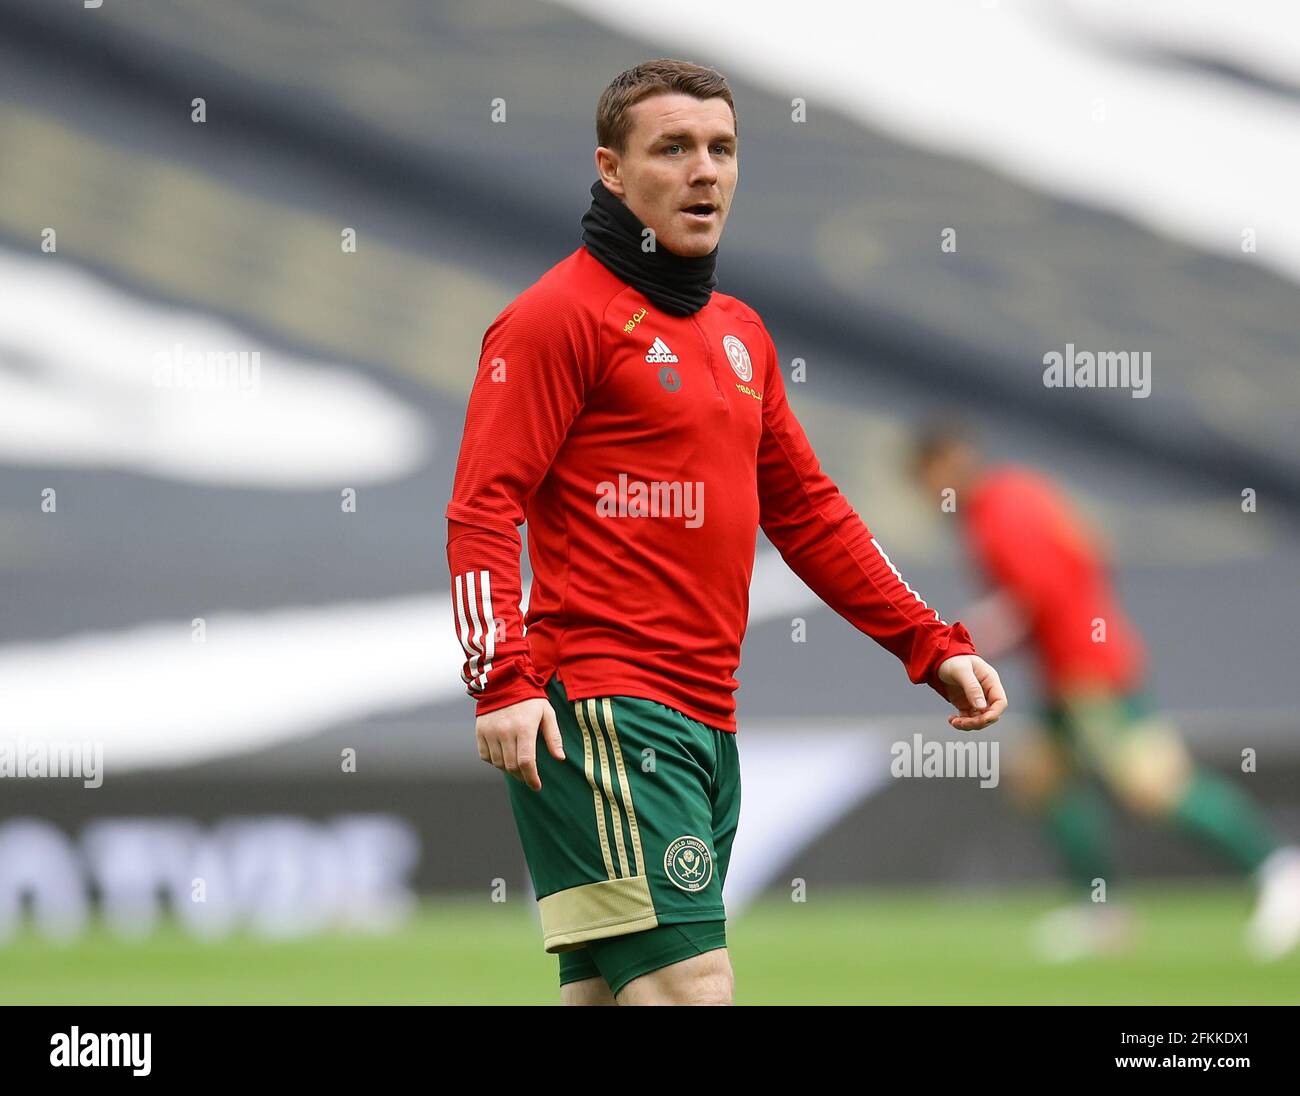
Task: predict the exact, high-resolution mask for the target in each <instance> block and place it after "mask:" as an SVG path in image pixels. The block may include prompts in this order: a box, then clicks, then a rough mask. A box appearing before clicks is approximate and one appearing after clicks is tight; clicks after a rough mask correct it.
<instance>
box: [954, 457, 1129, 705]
mask: <svg viewBox="0 0 1300 1096" xmlns="http://www.w3.org/2000/svg"><path fill="white" fill-rule="evenodd" d="M958 513H959V514H961V515H963V516H964V519H965V520H964V522H963V526H964V528H965V530H966V534H967V536H968V538H969V540H970V544H971V547H972V549H973V550H974V553H975V556H976V558H977V559H978V560H979V562H980V564H981V566H982V567H983V569H984V571H985V573H986V574H987V575H988V577H989V579H990V580H991V581H992V582H993V583H995V584H996V585H997V586H999V587H1001V588H1002V589H1003V590H1005V591H1006V593H1007V594H1008V595H1009V596H1010V597H1011V598H1012V600H1013V601H1014V602H1015V603H1016V605H1017V606H1018V607H1019V609H1020V611H1021V612H1022V613H1023V614H1024V616H1025V619H1026V622H1027V623H1028V626H1029V632H1030V637H1031V642H1032V643H1033V646H1034V649H1035V653H1036V654H1037V657H1038V660H1039V664H1040V667H1041V669H1042V673H1043V677H1044V679H1045V682H1044V683H1045V686H1046V690H1047V693H1048V695H1049V696H1050V697H1058V696H1060V694H1062V693H1063V692H1066V691H1068V690H1070V689H1077V688H1089V687H1096V686H1101V687H1104V688H1108V689H1117V690H1121V691H1127V690H1129V689H1131V688H1133V687H1135V686H1136V685H1137V683H1138V682H1139V681H1140V680H1141V678H1142V676H1143V673H1144V672H1145V665H1144V663H1145V657H1146V656H1145V652H1144V651H1143V647H1142V641H1141V639H1140V638H1139V637H1138V634H1137V632H1136V630H1135V629H1134V628H1133V626H1132V625H1131V624H1130V623H1129V620H1128V618H1127V617H1126V616H1125V615H1124V612H1123V610H1122V609H1121V608H1120V605H1119V602H1118V600H1117V599H1116V597H1115V594H1114V591H1113V589H1112V587H1111V581H1110V577H1109V575H1108V573H1107V572H1108V566H1107V562H1106V560H1105V559H1104V557H1103V554H1102V549H1101V546H1100V545H1098V544H1096V543H1095V542H1094V541H1093V539H1092V537H1091V536H1090V535H1089V533H1088V531H1087V528H1086V527H1085V525H1084V524H1083V522H1082V521H1081V520H1080V519H1079V517H1078V516H1077V515H1076V514H1075V512H1074V509H1073V508H1072V507H1071V505H1070V504H1069V502H1068V501H1067V500H1066V499H1065V497H1064V496H1063V495H1062V494H1061V492H1060V491H1058V490H1057V489H1056V488H1055V487H1054V486H1053V485H1052V484H1051V483H1050V482H1049V481H1048V480H1047V479H1046V478H1045V477H1043V476H1041V475H1038V474H1037V473H1035V472H1031V471H1029V470H1028V469H1023V468H1016V467H1013V466H1010V465H1008V466H1004V467H999V468H993V469H989V470H988V471H986V472H984V473H983V474H982V475H981V476H980V478H979V479H978V480H977V482H976V483H975V486H974V487H973V488H971V489H970V490H968V491H967V492H966V494H965V501H964V503H959V504H958Z"/></svg>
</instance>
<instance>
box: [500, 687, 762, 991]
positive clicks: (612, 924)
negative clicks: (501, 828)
mask: <svg viewBox="0 0 1300 1096" xmlns="http://www.w3.org/2000/svg"><path fill="white" fill-rule="evenodd" d="M546 692H547V696H548V697H549V698H550V701H551V706H552V707H553V708H554V709H555V715H556V721H557V722H558V723H559V727H560V734H561V737H562V738H563V740H564V754H565V760H564V761H557V760H555V758H554V757H552V756H551V754H550V751H548V750H547V749H546V747H545V744H544V743H542V742H541V741H540V740H539V742H538V749H537V773H538V776H539V777H540V778H541V781H542V789H541V791H537V792H535V791H533V790H532V789H531V788H529V787H528V786H527V785H526V784H523V783H521V782H520V781H518V780H516V779H515V778H514V777H512V776H509V775H507V776H506V778H505V779H506V785H507V788H508V790H509V795H510V807H511V810H512V812H513V814H514V818H515V826H516V828H517V829H518V831H519V840H520V843H521V844H522V845H523V850H524V858H525V859H526V860H527V862H528V871H529V875H530V876H531V878H532V882H533V888H534V891H535V893H536V894H537V904H538V909H539V911H540V913H541V919H542V937H543V944H544V946H545V948H546V950H547V951H548V952H552V953H556V954H558V955H559V963H560V983H561V984H564V983H566V982H576V981H581V980H582V979H586V978H594V977H596V976H597V975H602V976H603V977H604V978H605V980H606V982H608V983H609V987H610V989H611V991H613V992H614V993H618V992H619V990H621V989H622V988H623V986H625V985H626V984H627V983H628V982H630V981H631V980H632V979H633V978H636V977H639V976H640V975H642V974H646V973H648V972H649V971H652V970H657V969H659V968H660V967H664V966H667V965H668V964H670V963H675V962H678V961H679V960H681V959H686V958H689V957H690V956H692V955H698V954H701V953H703V952H705V951H710V950H712V949H714V948H720V947H725V946H726V935H725V931H724V922H725V918H726V911H725V909H724V908H723V902H722V884H723V881H724V880H725V879H726V875H727V865H728V863H729V861H730V859H731V846H732V842H733V840H734V838H735V836H736V824H737V822H738V820H739V817H740V761H739V757H738V754H737V751H736V736H735V735H734V734H733V733H731V732H729V731H721V730H717V729H715V728H713V727H707V726H705V725H704V724H703V723H700V722H698V721H697V720H694V719H691V718H690V717H689V716H686V715H684V714H683V713H681V712H679V711H677V710H675V709H673V708H669V707H667V706H666V705H664V704H660V703H659V702H657V701H654V700H643V699H640V698H637V697H627V696H607V697H598V698H593V699H584V700H578V701H570V700H569V698H568V695H567V694H566V692H565V689H564V685H563V683H562V682H561V681H560V680H559V678H558V677H553V678H552V679H551V681H550V682H549V683H548V684H547V686H546Z"/></svg>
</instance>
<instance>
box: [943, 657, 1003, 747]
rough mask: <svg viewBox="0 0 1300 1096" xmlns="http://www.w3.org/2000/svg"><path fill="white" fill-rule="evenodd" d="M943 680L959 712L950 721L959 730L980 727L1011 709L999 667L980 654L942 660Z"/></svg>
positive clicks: (994, 720) (950, 717) (978, 728)
mask: <svg viewBox="0 0 1300 1096" xmlns="http://www.w3.org/2000/svg"><path fill="white" fill-rule="evenodd" d="M939 680H940V681H942V682H943V684H944V686H945V688H946V690H947V693H948V699H949V701H951V703H952V706H953V707H954V708H956V709H957V711H958V712H959V713H960V714H959V715H950V716H949V717H948V724H949V726H951V727H952V728H953V729H954V730H958V731H978V730H980V729H981V728H983V727H987V726H989V725H990V724H992V723H996V722H997V721H998V717H999V716H1000V715H1001V714H1002V713H1003V712H1005V711H1006V710H1007V694H1006V690H1004V689H1003V688H1002V681H1001V680H1000V679H999V678H998V672H997V670H995V669H993V667H992V666H990V665H989V664H988V663H987V662H985V661H984V660H983V659H982V658H980V656H979V655H954V656H953V657H952V658H949V659H946V660H944V661H943V662H941V663H940V664H939Z"/></svg>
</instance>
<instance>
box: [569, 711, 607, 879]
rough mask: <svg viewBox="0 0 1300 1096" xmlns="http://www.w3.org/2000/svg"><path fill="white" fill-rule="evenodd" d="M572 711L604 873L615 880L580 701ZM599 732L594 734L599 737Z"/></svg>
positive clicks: (602, 748)
mask: <svg viewBox="0 0 1300 1096" xmlns="http://www.w3.org/2000/svg"><path fill="white" fill-rule="evenodd" d="M573 710H574V712H576V713H577V716H578V726H579V727H580V728H581V729H582V767H583V771H584V772H585V773H586V774H587V783H588V784H590V785H591V794H592V796H593V799H594V801H595V805H596V830H597V832H598V833H599V834H600V852H601V855H602V856H604V858H605V871H606V872H608V873H609V877H610V878H611V879H614V878H617V877H616V876H615V874H614V860H613V858H612V857H611V856H610V854H609V834H608V833H607V832H606V830H605V804H604V801H603V799H602V797H601V794H600V787H599V786H598V785H597V784H596V774H595V771H594V767H593V751H592V748H591V737H590V733H589V732H588V730H587V720H586V719H585V718H584V716H583V714H582V701H581V700H575V701H574V702H573ZM599 733H600V732H599V731H597V732H596V734H597V735H599ZM600 752H601V755H602V757H603V755H604V753H605V748H604V746H603V745H602V746H601V750H600Z"/></svg>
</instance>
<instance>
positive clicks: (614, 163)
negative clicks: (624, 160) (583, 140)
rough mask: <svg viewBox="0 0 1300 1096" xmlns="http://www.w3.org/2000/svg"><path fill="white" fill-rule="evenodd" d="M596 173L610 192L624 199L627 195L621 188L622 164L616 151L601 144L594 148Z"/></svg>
mask: <svg viewBox="0 0 1300 1096" xmlns="http://www.w3.org/2000/svg"><path fill="white" fill-rule="evenodd" d="M596 173H597V174H598V175H599V176H600V181H601V182H602V183H604V184H605V187H606V188H607V189H608V190H609V191H610V193H611V194H614V195H616V196H618V197H619V198H623V199H624V200H626V198H627V195H626V194H625V193H624V190H623V179H622V164H621V162H620V160H619V155H618V153H617V152H615V151H614V150H613V149H612V148H606V147H605V146H604V145H601V146H600V147H599V148H598V149H596Z"/></svg>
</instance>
